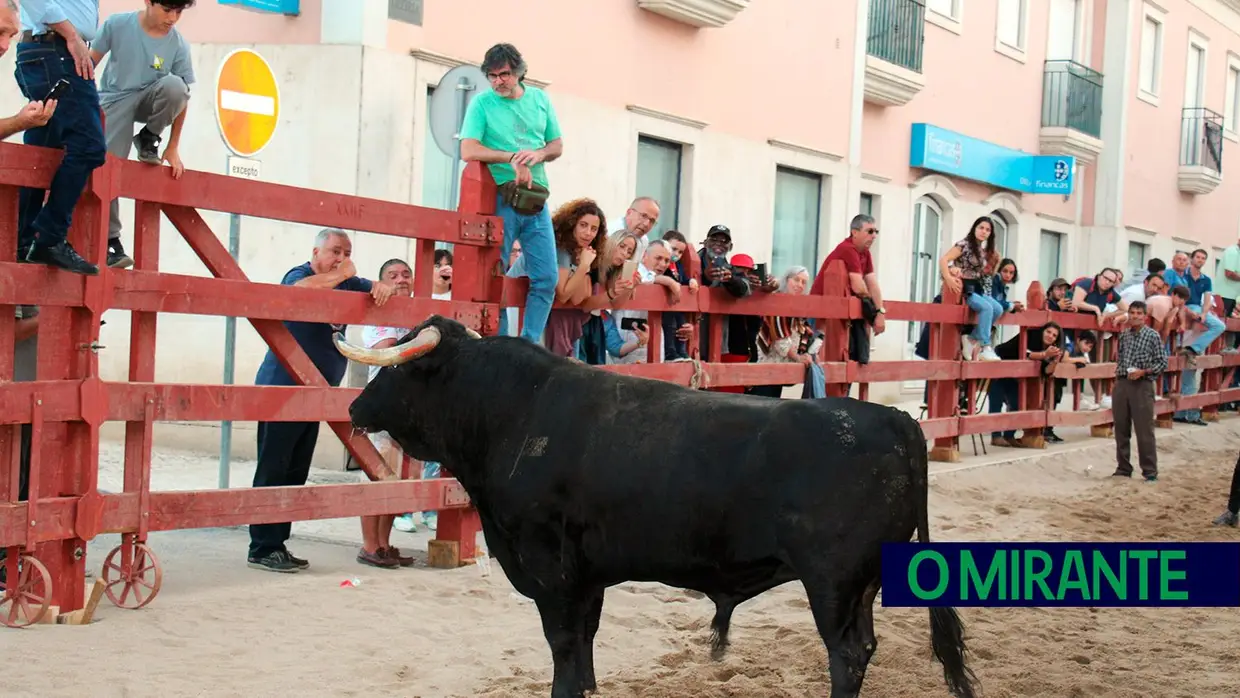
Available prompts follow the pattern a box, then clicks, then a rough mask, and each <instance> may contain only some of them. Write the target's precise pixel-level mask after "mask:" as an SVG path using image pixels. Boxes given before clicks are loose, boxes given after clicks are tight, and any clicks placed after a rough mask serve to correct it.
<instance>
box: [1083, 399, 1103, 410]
mask: <svg viewBox="0 0 1240 698" xmlns="http://www.w3.org/2000/svg"><path fill="white" fill-rule="evenodd" d="M1098 409H1099V407H1098V405H1097V404H1096V403H1095V402H1094V401H1093V400H1090V399H1089V398H1087V397H1085V396H1081V411H1082V412H1094V411H1096V410H1098Z"/></svg>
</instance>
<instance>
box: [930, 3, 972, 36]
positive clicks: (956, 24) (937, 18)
mask: <svg viewBox="0 0 1240 698" xmlns="http://www.w3.org/2000/svg"><path fill="white" fill-rule="evenodd" d="M951 3H952V13H951V14H950V15H945V14H942V13H940V12H938V11H937V10H935V9H934V8H932V7H931V6H930V0H926V22H927V23H928V24H933V25H935V26H937V27H942V28H944V29H946V30H947V31H949V32H951V33H953V34H960V33H962V32H963V31H964V0H951Z"/></svg>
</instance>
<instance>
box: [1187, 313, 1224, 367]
mask: <svg viewBox="0 0 1240 698" xmlns="http://www.w3.org/2000/svg"><path fill="white" fill-rule="evenodd" d="M1188 309H1189V310H1191V311H1193V312H1195V313H1200V312H1201V306H1199V305H1190V306H1188ZM1201 319H1202V321H1203V322H1205V325H1206V331H1205V332H1202V333H1201V336H1200V337H1198V338H1197V341H1195V342H1193V343H1192V344H1190V345H1189V348H1190V349H1192V350H1193V351H1195V352H1196V353H1197V355H1198V356H1200V355H1202V354H1205V353H1206V349H1208V348H1209V347H1210V343H1211V342H1213V341H1214V340H1216V339H1218V337H1219V335H1221V334H1223V332H1224V331H1226V330H1227V325H1226V323H1224V322H1223V321H1222V320H1220V319H1219V318H1217V317H1214V316H1213V315H1204V316H1202V318H1201Z"/></svg>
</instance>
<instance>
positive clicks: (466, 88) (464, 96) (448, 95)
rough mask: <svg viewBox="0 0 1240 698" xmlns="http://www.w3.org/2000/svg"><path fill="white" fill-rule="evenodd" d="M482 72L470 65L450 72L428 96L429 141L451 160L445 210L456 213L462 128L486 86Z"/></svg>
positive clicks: (487, 83)
mask: <svg viewBox="0 0 1240 698" xmlns="http://www.w3.org/2000/svg"><path fill="white" fill-rule="evenodd" d="M489 84H490V83H489V82H488V81H487V76H486V74H484V73H483V72H482V69H481V68H479V67H477V66H472V65H460V66H457V67H455V68H453V69H452V70H449V71H448V72H447V73H445V74H444V76H443V77H442V78H440V80H439V86H438V87H436V88H435V91H434V92H433V93H431V104H430V127H431V138H433V139H434V141H435V144H436V145H437V146H439V149H440V150H441V151H443V153H444V155H448V156H450V157H451V158H452V182H451V187H452V188H451V190H450V193H449V194H448V196H449V199H448V205H447V208H449V209H455V208H456V206H457V200H456V199H457V196H459V194H460V187H461V124H462V123H463V122H464V121H465V109H466V108H467V107H468V106H469V103H470V101H471V100H473V98H474V97H476V96H477V95H478V93H479V92H480V91H481V89H482V88H483V87H484V86H487V85H489Z"/></svg>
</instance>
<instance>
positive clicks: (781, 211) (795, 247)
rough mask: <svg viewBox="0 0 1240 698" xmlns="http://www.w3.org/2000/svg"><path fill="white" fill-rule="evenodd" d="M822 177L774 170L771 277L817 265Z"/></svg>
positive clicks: (784, 168) (784, 169)
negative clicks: (798, 267) (796, 268)
mask: <svg viewBox="0 0 1240 698" xmlns="http://www.w3.org/2000/svg"><path fill="white" fill-rule="evenodd" d="M821 207H822V175H817V174H814V173H812V172H803V171H801V170H794V169H791V168H787V167H779V168H776V170H775V226H774V229H773V230H772V232H771V236H772V238H771V268H770V269H769V270H767V273H768V274H771V275H772V276H779V275H782V274H783V273H784V272H785V271H787V270H788V268H789V267H792V266H803V267H806V268H808V269H810V270H811V271H812V270H813V269H814V268H815V267H817V264H818V216H819V210H820V209H821Z"/></svg>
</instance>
